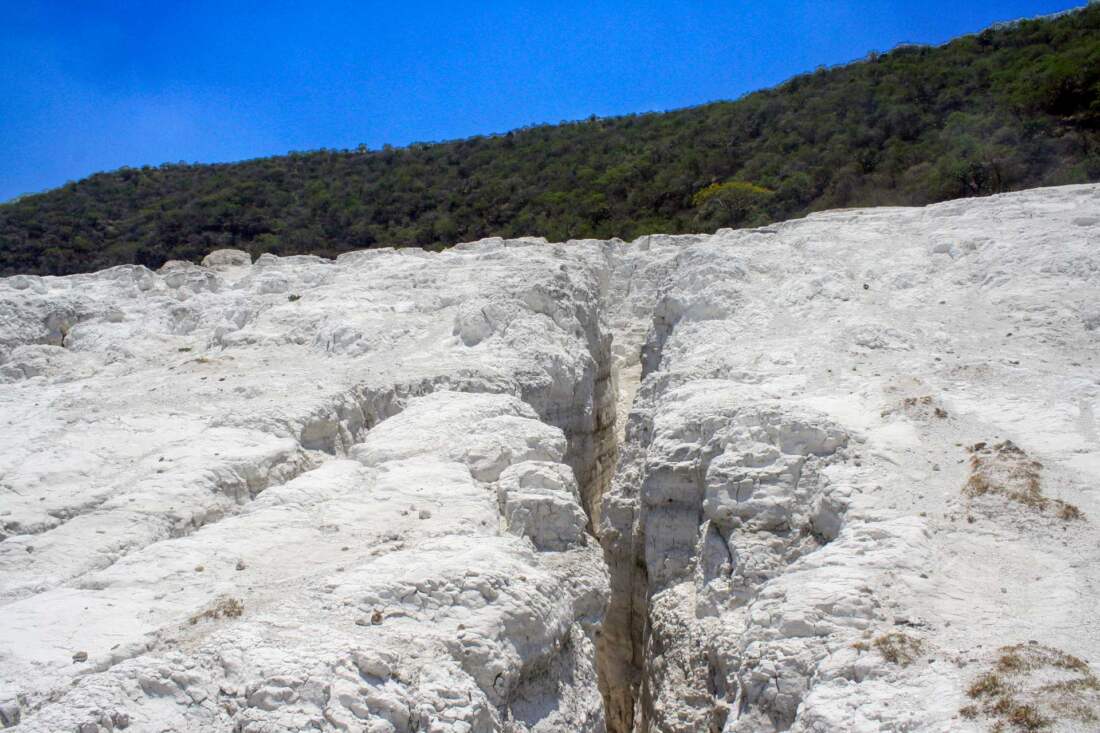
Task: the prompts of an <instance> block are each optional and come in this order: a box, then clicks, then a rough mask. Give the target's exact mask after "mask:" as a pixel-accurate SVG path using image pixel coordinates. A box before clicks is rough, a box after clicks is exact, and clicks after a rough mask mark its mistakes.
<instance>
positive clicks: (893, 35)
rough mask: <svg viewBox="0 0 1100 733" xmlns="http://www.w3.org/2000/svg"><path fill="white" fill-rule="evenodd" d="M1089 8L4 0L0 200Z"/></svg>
mask: <svg viewBox="0 0 1100 733" xmlns="http://www.w3.org/2000/svg"><path fill="white" fill-rule="evenodd" d="M1081 4H1083V0H1068V1H1067V0H923V1H914V2H890V1H887V0H844V1H835V2H832V1H830V0H783V1H781V0H752V1H749V2H740V1H736V2H735V1H726V2H711V1H706V0H694V1H684V2H646V1H645V0H615V1H608V2H599V0H589V1H588V2H570V1H561V0H555V1H551V0H547V1H546V2H538V3H535V2H492V1H491V0H485V1H482V2H472V1H471V2H408V1H406V2H396V3H395V2H369V1H368V0H360V1H359V2H327V1H325V0H313V1H311V2H296V3H283V2H278V1H277V0H271V1H269V2H254V3H250V2H234V1H233V0H218V1H217V2H207V1H206V0H186V1H183V0H180V1H177V2H158V1H157V0H144V1H136V2H127V1H126V0H117V1H116V2H98V1H96V0H68V2H40V1H36V0H0V8H3V13H2V17H3V21H2V22H0V201H2V200H6V199H8V198H10V197H12V196H15V195H17V194H20V193H24V192H29V191H39V190H43V189H46V188H50V187H53V186H57V185H60V184H62V183H64V182H65V181H68V180H74V179H77V178H80V177H83V176H85V175H88V174H89V173H93V172H95V171H98V170H105V169H111V168H117V167H119V166H123V165H130V166H139V165H145V164H153V165H155V164H159V163H162V162H166V161H172V162H174V161H180V160H185V161H189V162H191V161H200V162H213V161H228V160H240V159H243V158H253V157H258V156H264V155H275V154H279V153H285V152H287V151H289V150H307V149H314V148H319V147H329V148H348V147H355V146H356V145H358V144H360V143H365V144H367V145H369V146H370V147H372V148H377V147H381V146H382V145H383V144H384V143H391V144H394V145H403V144H406V143H409V142H413V141H429V140H442V139H449V138H456V137H465V136H469V135H474V134H478V133H488V132H501V131H505V130H509V129H512V128H516V127H521V126H523V125H529V124H533V123H539V122H558V121H560V120H570V119H577V118H581V117H586V116H588V115H590V114H597V115H613V114H620V113H625V112H643V111H649V110H663V109H672V108H676V107H683V106H687V105H693V104H699V103H702V102H707V101H711V100H715V99H731V98H736V97H738V96H740V95H741V94H743V93H745V92H748V91H752V90H754V89H758V88H761V87H765V86H770V85H772V84H776V83H778V82H780V81H782V80H784V79H786V78H788V77H790V76H792V75H794V74H797V73H800V72H803V71H809V70H812V69H814V68H815V67H817V66H819V65H823V64H825V65H831V64H837V63H841V62H845V61H849V60H852V59H855V58H859V57H862V56H864V55H865V54H866V53H867V52H868V51H871V50H877V51H883V50H887V49H889V48H891V47H893V46H894V45H895V44H897V43H899V42H906V41H908V42H917V43H941V42H943V41H946V40H948V39H950V38H952V37H954V36H957V35H960V34H963V33H968V32H973V31H977V30H980V29H981V28H984V27H986V26H988V25H990V24H992V23H995V22H998V21H1002V20H1008V19H1013V18H1019V17H1025V16H1034V15H1038V14H1045V13H1051V12H1055V11H1058V10H1064V9H1066V8H1071V7H1075V6H1078V5H1081Z"/></svg>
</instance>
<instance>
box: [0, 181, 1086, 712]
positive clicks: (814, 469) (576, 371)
mask: <svg viewBox="0 0 1100 733" xmlns="http://www.w3.org/2000/svg"><path fill="white" fill-rule="evenodd" d="M204 265H205V266H203V267H198V266H195V265H187V264H182V263H181V264H169V265H167V266H165V267H164V268H162V270H161V271H160V272H157V273H153V272H150V271H148V270H145V269H144V268H140V267H121V268H113V269H111V270H106V271H104V272H100V273H95V274H91V275H79V276H72V277H66V278H36V277H29V276H17V277H14V278H7V279H4V280H0V446H2V448H0V527H2V540H0V722H2V723H3V724H7V725H10V724H13V723H16V722H17V721H18V729H19V730H26V731H66V730H79V731H80V732H81V733H89V732H97V733H98V732H99V731H110V730H120V729H126V730H137V731H166V730H180V731H182V730H188V731H190V730H196V731H203V730H208V731H222V730H239V731H250V732H253V733H258V732H260V731H264V732H267V731H299V730H349V731H360V730H368V731H372V733H377V732H381V731H414V730H426V731H456V732H457V731H493V730H503V731H577V730H588V731H599V730H604V729H605V728H606V729H609V730H612V731H615V732H616V733H626V731H630V730H639V731H650V730H653V731H658V730H659V731H684V732H685V733H686V732H687V731H692V732H694V731H705V730H712V731H728V732H732V731H738V732H741V731H779V730H790V731H800V732H803V733H805V732H807V731H815V732H822V733H823V732H826V731H868V732H870V731H955V730H964V731H965V730H974V731H979V730H989V729H992V728H994V727H995V726H996V725H997V724H998V723H999V722H1004V725H1005V726H1008V727H1006V728H1004V730H1013V729H1014V728H1013V727H1011V726H1013V725H1016V726H1019V725H1024V724H1027V723H1029V721H1030V722H1031V723H1035V724H1036V725H1039V724H1042V725H1046V726H1047V729H1051V730H1065V731H1070V730H1096V729H1097V726H1098V725H1100V724H1097V723H1096V722H1095V720H1090V719H1089V717H1088V716H1089V715H1090V714H1095V715H1098V716H1100V682H1097V681H1096V677H1095V672H1096V671H1098V670H1100V628H1098V626H1100V616H1098V614H1097V613H1096V608H1097V606H1098V605H1100V604H1098V601H1100V562H1098V561H1100V529H1098V527H1100V498H1098V496H1097V493H1096V492H1097V487H1098V486H1100V426H1098V424H1097V419H1096V415H1097V414H1098V413H1100V187H1097V186H1070V187H1062V188H1055V189H1042V190H1035V191H1027V192H1022V193H1017V194H1010V195H1004V196H997V197H991V198H987V199H970V200H964V201H956V202H950V203H946V204H940V205H937V206H932V207H927V208H924V209H869V210H858V211H856V210H853V211H839V212H827V213H824V214H817V215H813V216H811V217H809V218H807V219H803V220H798V221H792V222H785V223H782V224H777V225H773V226H771V227H767V228H764V229H758V230H751V231H728V230H724V231H722V232H719V233H718V234H715V235H713V236H686V237H684V236H681V237H663V236H653V237H643V238H642V239H640V240H638V241H636V242H632V243H623V242H619V241H617V240H616V241H611V242H598V241H591V240H585V241H576V242H570V243H566V244H553V245H551V244H547V243H545V242H542V241H541V240H517V241H502V240H499V239H494V240H483V241H481V242H477V243H472V244H465V245H459V246H458V247H455V248H454V249H452V250H450V251H448V252H445V253H442V254H427V253H421V252H416V251H408V250H406V251H398V252H394V251H391V250H381V251H370V252H362V253H351V254H348V255H344V256H342V257H340V258H338V259H337V260H335V261H327V260H323V259H320V258H315V257H287V258H275V257H272V256H270V255H265V256H263V257H261V258H260V259H259V260H258V261H257V262H256V263H254V264H250V263H249V260H248V258H247V256H243V257H242V256H241V255H235V254H232V253H226V252H222V253H216V254H215V255H212V256H211V257H210V258H208V259H207V260H206V261H205V263H204ZM616 382H617V384H618V389H616ZM634 390H637V396H636V397H634V396H633V392H634ZM616 403H618V408H617V407H616ZM631 403H632V406H631ZM616 409H618V411H619V412H620V413H626V412H628V411H629V417H626V416H625V415H623V414H620V415H619V416H618V420H616ZM616 423H618V424H616ZM616 434H618V440H619V441H620V442H621V445H620V446H619V447H618V449H617V448H616V445H615V443H616ZM1006 441H1008V442H1006ZM979 443H985V444H986V445H985V446H984V447H975V445H976V444H979ZM968 448H969V449H968ZM617 452H618V453H620V454H621V457H620V458H619V460H618V467H617V469H616V470H613V469H615V464H616V460H615V459H616V453H617ZM612 473H614V479H613V480H612ZM1070 506H1072V507H1075V508H1076V509H1077V510H1078V511H1079V512H1080V513H1081V514H1082V515H1083V517H1076V516H1073V512H1072V511H1071V509H1070V508H1069V507H1070ZM586 515H587V516H586ZM592 532H595V533H596V534H597V535H598V536H599V542H597V541H596V540H595V539H593V538H592V536H591V533H592ZM599 545H602V550H603V552H602V553H601V548H600V546H599ZM1016 645H1022V646H1020V647H1019V648H1016ZM1003 647H1012V648H1011V649H1009V650H1008V651H1005V650H1003V649H1002V648H1003ZM597 677H599V678H600V679H599V680H597ZM975 683H979V684H978V685H977V686H976V687H975ZM1044 685H1045V686H1046V687H1044ZM968 691H973V692H974V694H973V695H971V694H968ZM601 693H602V695H601ZM964 711H965V712H964ZM1031 715H1033V716H1034V717H1033V718H1029V717H1028V716H1031ZM1006 716H1007V717H1006ZM1012 716H1015V717H1014V718H1013V717H1012ZM1002 719H1003V721H1002Z"/></svg>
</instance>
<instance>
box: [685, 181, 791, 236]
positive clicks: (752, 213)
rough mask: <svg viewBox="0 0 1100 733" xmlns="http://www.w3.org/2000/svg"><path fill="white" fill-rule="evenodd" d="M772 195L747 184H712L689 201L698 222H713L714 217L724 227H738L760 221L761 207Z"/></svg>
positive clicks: (762, 210)
mask: <svg viewBox="0 0 1100 733" xmlns="http://www.w3.org/2000/svg"><path fill="white" fill-rule="evenodd" d="M774 195H775V192H774V191H772V190H771V189H768V188H764V187H763V186H757V185H756V184H755V183H749V182H748V181H728V182H726V183H712V184H710V185H709V186H707V187H706V188H702V189H699V190H698V191H696V192H695V195H694V196H692V197H691V203H692V205H693V206H695V208H696V209H697V210H698V212H699V216H700V218H701V219H705V220H707V221H713V220H714V219H715V218H716V216H717V218H719V219H722V220H724V222H725V226H730V227H734V226H738V225H740V224H743V223H745V222H750V223H751V222H753V221H754V220H756V219H759V218H761V217H762V216H763V215H764V214H765V212H764V206H765V204H766V203H767V202H768V199H770V198H771V197H772V196H774Z"/></svg>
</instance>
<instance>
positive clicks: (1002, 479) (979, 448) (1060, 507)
mask: <svg viewBox="0 0 1100 733" xmlns="http://www.w3.org/2000/svg"><path fill="white" fill-rule="evenodd" d="M967 450H968V451H969V452H970V478H969V479H967V482H966V485H965V486H964V487H963V494H964V495H965V496H968V497H971V498H975V497H980V496H987V495H996V496H1003V497H1005V498H1007V499H1009V500H1011V501H1014V502H1016V503H1018V504H1022V505H1024V506H1026V507H1029V508H1031V509H1034V510H1036V511H1038V512H1053V513H1054V515H1055V516H1056V517H1058V518H1059V519H1062V520H1064V521H1067V522H1068V521H1075V520H1079V519H1084V518H1085V515H1084V513H1083V512H1082V511H1081V510H1080V509H1078V508H1077V507H1075V506H1074V505H1073V504H1067V503H1066V502H1064V501H1061V500H1060V499H1051V498H1048V497H1046V496H1044V495H1043V490H1042V484H1041V483H1040V480H1039V472H1040V471H1041V470H1042V468H1043V464H1041V463H1039V462H1038V461H1036V460H1033V459H1032V458H1031V457H1030V456H1028V454H1027V453H1025V452H1024V450H1023V449H1022V448H1020V447H1019V446H1017V445H1016V444H1015V443H1013V442H1012V441H1011V440H1006V441H1003V442H1001V443H996V444H994V445H989V444H987V443H975V444H974V445H972V446H970V447H968V448H967Z"/></svg>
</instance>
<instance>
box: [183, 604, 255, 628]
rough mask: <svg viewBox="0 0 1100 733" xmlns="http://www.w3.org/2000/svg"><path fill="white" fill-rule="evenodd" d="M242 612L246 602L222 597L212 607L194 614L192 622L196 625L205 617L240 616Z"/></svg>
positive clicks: (211, 618)
mask: <svg viewBox="0 0 1100 733" xmlns="http://www.w3.org/2000/svg"><path fill="white" fill-rule="evenodd" d="M242 613H244V604H243V603H241V602H240V601H239V600H238V599H236V598H222V599H220V600H219V601H218V602H217V603H215V604H214V605H213V606H211V607H210V608H208V609H206V610H205V611H203V612H201V613H197V614H195V615H194V616H192V617H191V618H190V622H191V625H192V626H194V625H195V624H197V623H198V622H199V621H202V620H204V619H209V620H213V619H218V618H238V617H240V615H241V614H242Z"/></svg>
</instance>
